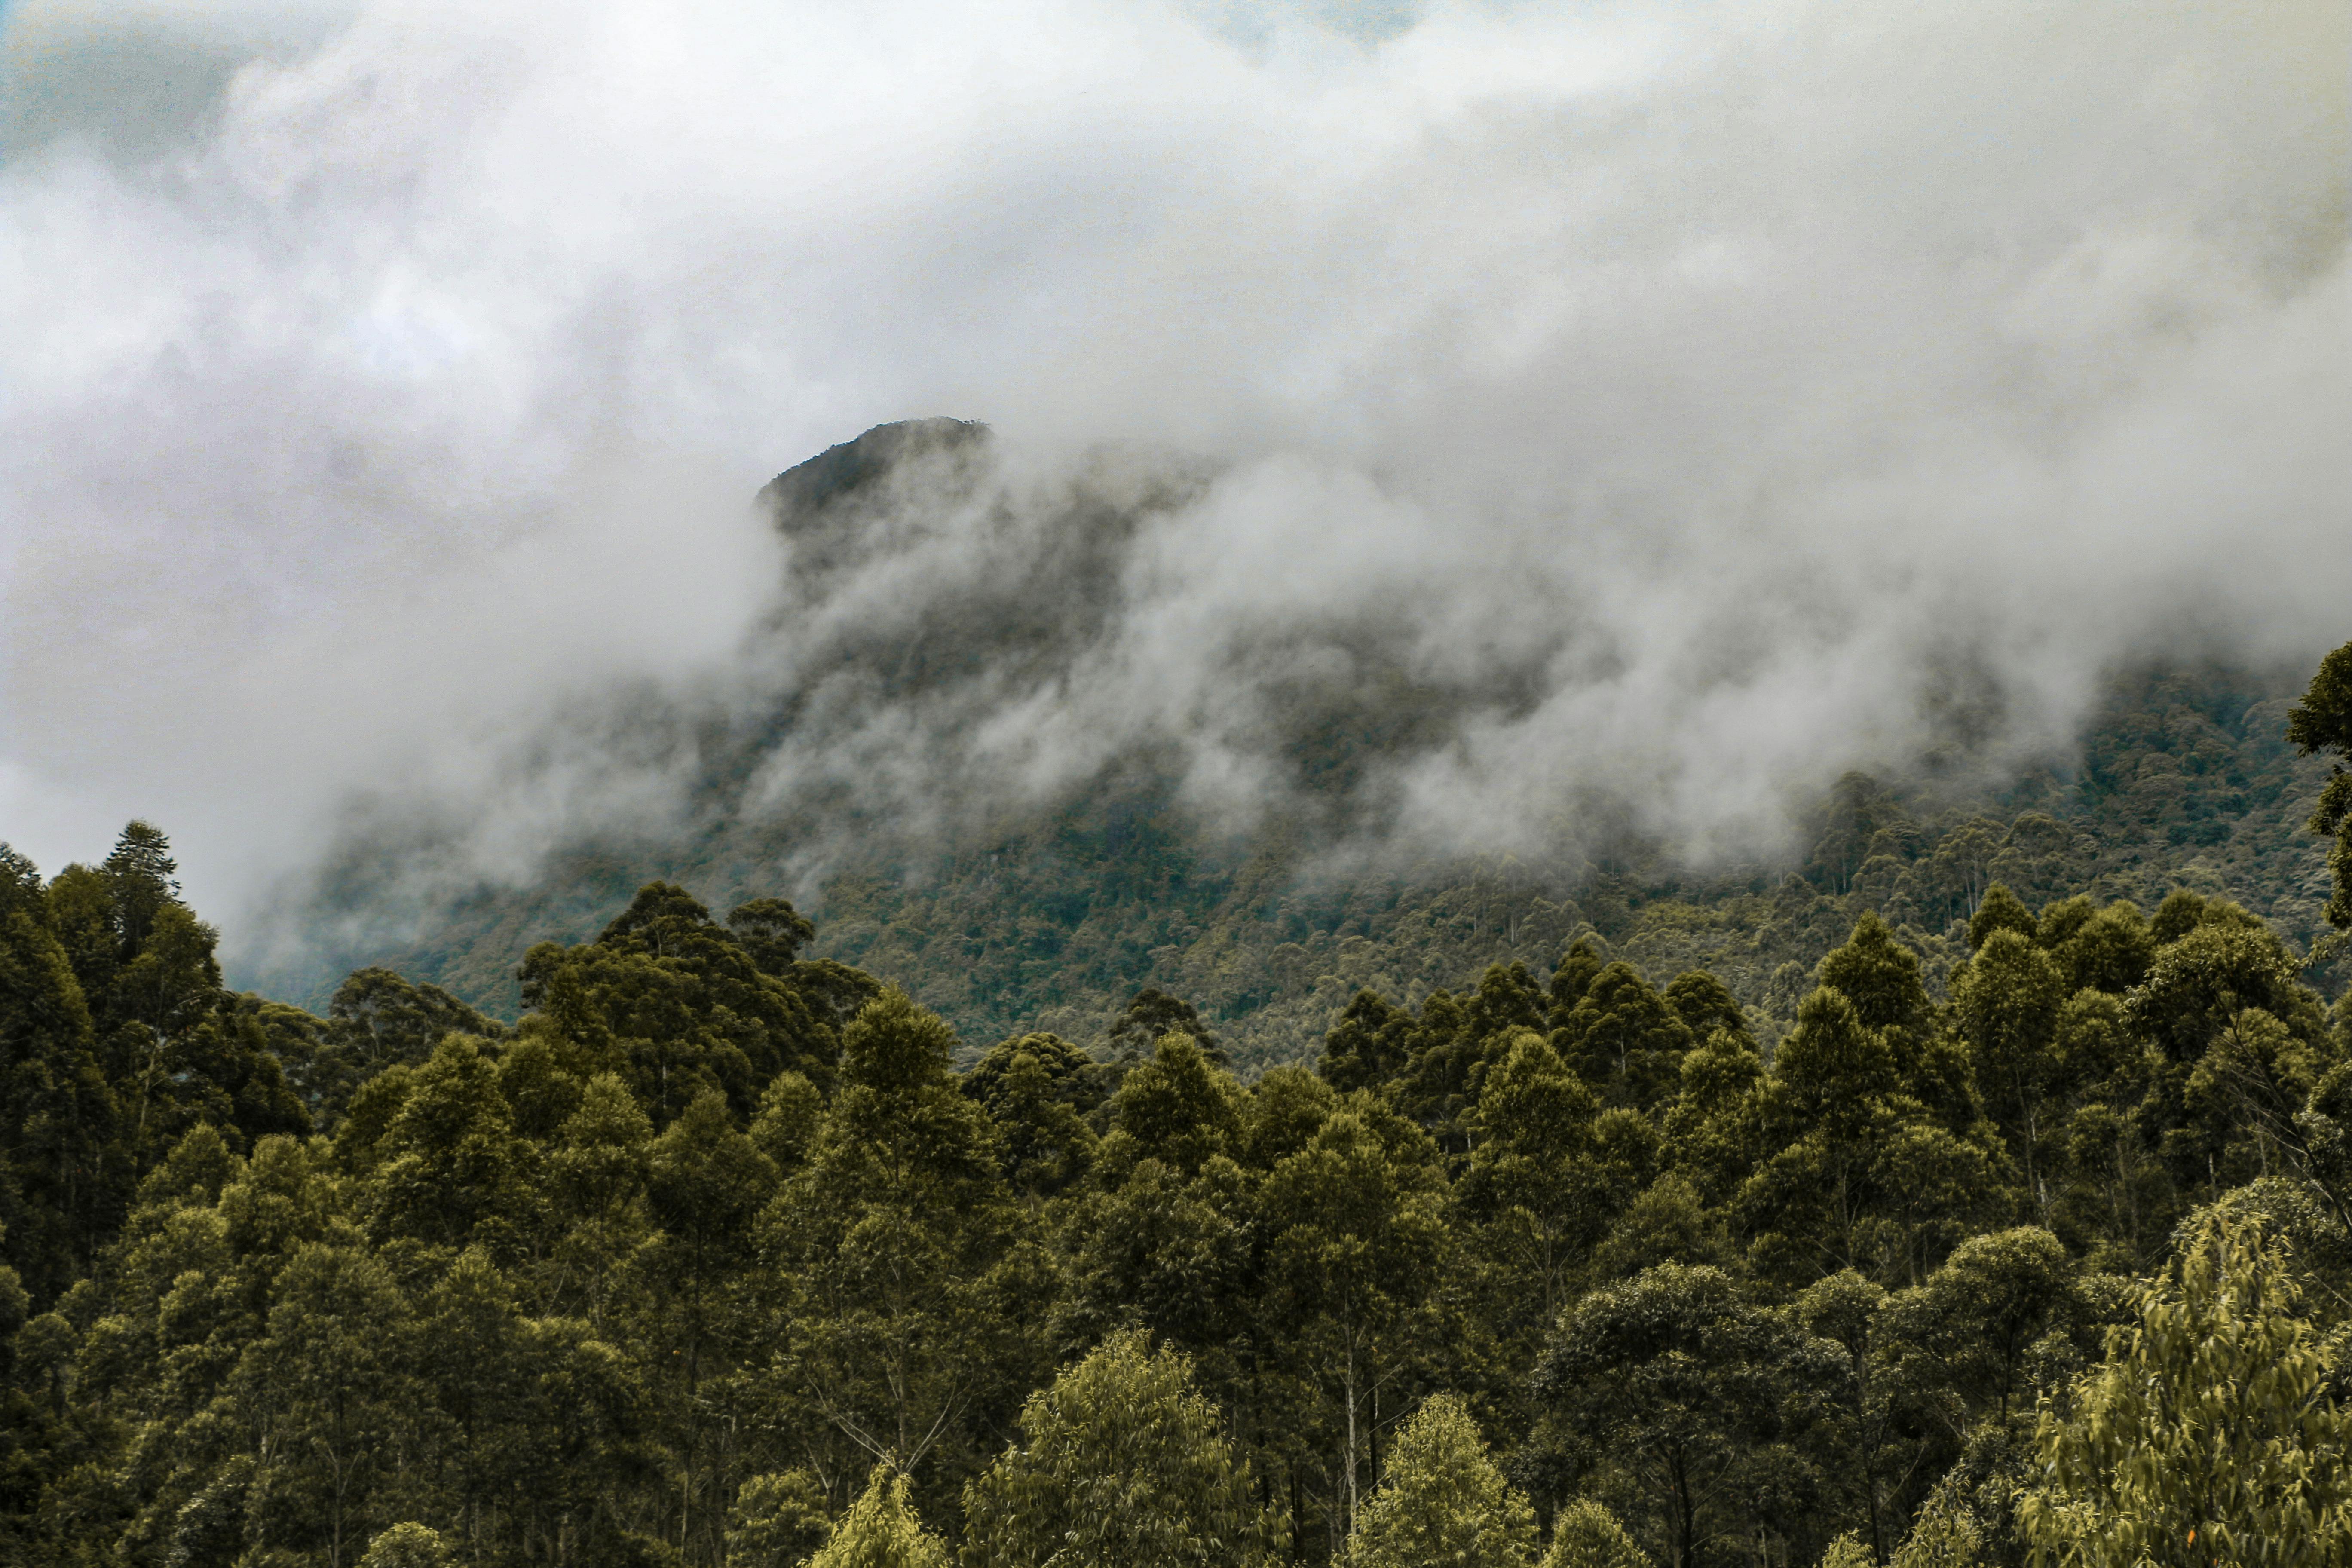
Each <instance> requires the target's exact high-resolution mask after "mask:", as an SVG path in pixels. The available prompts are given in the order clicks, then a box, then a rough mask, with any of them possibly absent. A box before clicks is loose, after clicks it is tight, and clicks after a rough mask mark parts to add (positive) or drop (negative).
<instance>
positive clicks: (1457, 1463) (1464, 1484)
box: [1342, 1394, 1536, 1568]
mask: <svg viewBox="0 0 2352 1568" xmlns="http://www.w3.org/2000/svg"><path fill="white" fill-rule="evenodd" d="M1535 1545H1536V1516H1535V1509H1534V1508H1533V1507H1532V1506H1531V1505H1530V1504H1529V1503H1528V1500H1527V1499H1526V1498H1525V1497H1523V1496H1522V1495H1520V1494H1519V1493H1518V1492H1517V1490H1515V1489H1512V1488H1511V1487H1509V1486H1508V1485H1507V1484H1506V1483H1505V1482H1504V1480H1503V1475H1502V1472H1501V1471H1500V1470H1498V1469H1496V1468H1495V1462H1494V1460H1493V1459H1492V1458H1488V1456H1487V1453H1486V1441H1485V1439H1484V1438H1482V1437H1480V1436H1479V1435H1478V1424H1477V1422H1475V1420H1473V1419H1472V1418H1471V1415H1470V1411H1469V1408H1468V1406H1466V1405H1464V1404H1463V1402H1462V1401H1461V1400H1459V1399H1456V1398H1454V1397H1453V1396H1451V1395H1444V1394H1441V1395H1439V1396H1438V1397H1436V1398H1434V1399H1432V1400H1430V1401H1429V1402H1428V1403H1427V1404H1425V1405H1423V1406H1422V1407H1421V1409H1420V1411H1419V1412H1417V1413H1416V1414H1415V1415H1413V1417H1412V1419H1411V1420H1410V1421H1407V1422H1406V1423H1405V1424H1404V1426H1403V1427H1402V1429H1401V1430H1400V1431H1399V1432H1398V1433H1397V1439H1396V1447H1395V1449H1394V1450H1393V1451H1392V1452H1391V1455H1390V1456H1389V1468H1388V1474H1387V1476H1386V1477H1385V1478H1383V1479H1382V1480H1381V1488H1380V1490H1379V1491H1377V1492H1375V1493H1374V1494H1373V1495H1372V1497H1371V1499H1370V1500H1369V1501H1367V1502H1366V1503H1365V1504H1364V1506H1363V1508H1362V1509H1361V1510H1360V1512H1359V1513H1358V1515H1357V1519H1356V1528H1355V1531H1354V1533H1353V1534H1351V1535H1350V1536H1349V1538H1348V1549H1347V1552H1346V1553H1345V1555H1344V1557H1343V1559H1342V1561H1343V1562H1344V1563H1346V1564H1347V1568H1528V1564H1530V1563H1533V1562H1534V1561H1535Z"/></svg>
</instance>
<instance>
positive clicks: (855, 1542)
mask: <svg viewBox="0 0 2352 1568" xmlns="http://www.w3.org/2000/svg"><path fill="white" fill-rule="evenodd" d="M908 1489H909V1488H908V1481H907V1478H906V1476H905V1475H904V1474H903V1473H901V1472H899V1471H898V1470H894V1469H893V1468H890V1467H889V1466H888V1465H877V1466H875V1467H874V1476H873V1479H871V1480H870V1481H869V1482H868V1483H867V1484H866V1491H865V1494H864V1495H863V1496H861V1497H860V1498H859V1499H858V1500H856V1502H854V1503H852V1504H850V1505H849V1511H848V1512H847V1513H845V1514H843V1515H842V1516H841V1519H840V1521H839V1522H837V1523H836V1524H835V1526H834V1527H833V1534H832V1536H831V1537H830V1538H828V1539H827V1540H826V1542H825V1543H824V1545H823V1546H821V1547H819V1548H817V1551H816V1554H815V1555H814V1556H813V1557H811V1558H810V1559H809V1565H808V1568H949V1565H950V1563H952V1562H953V1561H954V1558H953V1556H952V1555H951V1554H950V1552H949V1551H948V1547H947V1542H944V1541H941V1540H940V1538H939V1537H938V1536H936V1535H933V1534H932V1533H931V1532H930V1531H927V1530H925V1529H924V1528H923V1521H921V1520H920V1519H919V1518H917V1517H916V1514H915V1510H914V1505H913V1503H912V1502H911V1501H909V1500H908Z"/></svg>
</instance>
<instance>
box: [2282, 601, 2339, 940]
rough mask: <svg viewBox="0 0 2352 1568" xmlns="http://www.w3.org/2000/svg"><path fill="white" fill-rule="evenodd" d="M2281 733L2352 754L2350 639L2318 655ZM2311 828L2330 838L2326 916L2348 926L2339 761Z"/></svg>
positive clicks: (2304, 749)
mask: <svg viewBox="0 0 2352 1568" xmlns="http://www.w3.org/2000/svg"><path fill="white" fill-rule="evenodd" d="M2286 738H2287V740H2288V741H2289V742H2292V743H2293V744H2294V749H2295V750H2296V751H2297V752H2301V753H2302V754H2303V755H2305V756H2306V757H2308V756H2312V755H2315V754H2317V753H2320V752H2334V753H2335V754H2336V756H2337V757H2339V758H2340V757H2347V756H2352V643H2347V644H2345V645H2344V646H2343V647H2339V648H2337V649H2336V651H2335V652H2334V653H2331V654H2329V655H2328V656H2327V657H2326V658H2324V659H2322V660H2320V661H2319V668H2318V670H2317V671H2316V672H2315V673H2314V674H2313V676H2312V678H2311V685H2310V687H2309V688H2308V689H2305V692H2304V694H2303V701H2302V702H2301V703H2300V704H2299V705H2297V706H2296V707H2295V708H2294V709H2293V710H2291V711H2289V712H2288V714H2287V716H2286ZM2311 831H2312V832H2314V833H2315V834H2318V835H2319V836H2320V837H2323V838H2328V839H2332V840H2333V841H2334V842H2333V843H2332V844H2331V845H2330V846H2329V847H2328V851H2327V868H2328V871H2329V872H2330V874H2331V875H2332V876H2333V877H2334V879H2335V889H2336V890H2335V896H2334V897H2332V898H2330V899H2329V900H2328V901H2327V909H2326V916H2327V921H2328V923H2329V924H2330V925H2333V926H2335V927H2336V929H2337V930H2338V931H2344V930H2352V773H2347V772H2346V771H2345V768H2344V764H2343V763H2341V762H2337V763H2333V764H2332V765H2331V766H2330V767H2329V769H2328V775H2327V787H2326V788H2325V789H2323V790H2322V791H2320V794H2319V802H2318V804H2317V805H2315V806H2314V807H2313V809H2312V813H2311Z"/></svg>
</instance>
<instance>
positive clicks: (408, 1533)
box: [360, 1520, 454, 1568]
mask: <svg viewBox="0 0 2352 1568" xmlns="http://www.w3.org/2000/svg"><path fill="white" fill-rule="evenodd" d="M452 1561H454V1557H453V1554H452V1553H451V1552H450V1551H449V1543H448V1542H446V1541H444V1540H442V1539H441V1532H440V1531H437V1530H434V1529H431V1528H429V1527H427V1526H425V1525H422V1524H419V1523H417V1522H416V1521H414V1520H404V1521H402V1522H400V1523H398V1524H395V1525H394V1526H393V1527H392V1528H391V1529H390V1530H387V1531H384V1532H383V1534H381V1535H379V1536H377V1537H376V1538H375V1539H374V1540H373V1541H371V1542H368V1549H367V1555H365V1556H364V1557H362V1558H361V1559H360V1568H448V1564H449V1563H451V1562H452Z"/></svg>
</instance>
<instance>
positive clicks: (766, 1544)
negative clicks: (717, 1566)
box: [727, 1470, 833, 1568]
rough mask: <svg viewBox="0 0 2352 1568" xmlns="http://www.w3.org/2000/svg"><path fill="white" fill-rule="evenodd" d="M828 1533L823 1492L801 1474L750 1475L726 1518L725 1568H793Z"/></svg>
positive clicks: (807, 1477)
mask: <svg viewBox="0 0 2352 1568" xmlns="http://www.w3.org/2000/svg"><path fill="white" fill-rule="evenodd" d="M832 1533H833V1522H832V1521H830V1520H829V1519H827V1518H826V1517H825V1510H824V1489H823V1488H821V1487H819V1486H818V1485H817V1483H816V1478H815V1477H814V1476H812V1475H810V1474H809V1472H807V1471H806V1470H786V1471H784V1472H783V1473H782V1474H781V1475H761V1476H753V1477H751V1479H748V1480H746V1481H745V1482H744V1483H743V1485H742V1487H741V1488H740V1489H738V1490H737V1492H736V1494H735V1507H734V1509H733V1510H732V1511H731V1512H730V1514H729V1516H728V1525H727V1568H794V1564H796V1563H803V1562H806V1561H807V1560H808V1558H809V1556H810V1554H811V1553H813V1552H815V1551H816V1549H817V1548H818V1547H820V1546H823V1545H824V1542H825V1538H826V1537H827V1536H828V1535H830V1534H832Z"/></svg>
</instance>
